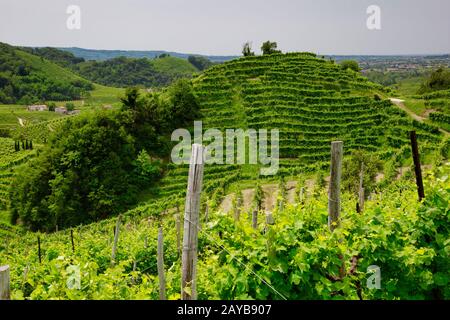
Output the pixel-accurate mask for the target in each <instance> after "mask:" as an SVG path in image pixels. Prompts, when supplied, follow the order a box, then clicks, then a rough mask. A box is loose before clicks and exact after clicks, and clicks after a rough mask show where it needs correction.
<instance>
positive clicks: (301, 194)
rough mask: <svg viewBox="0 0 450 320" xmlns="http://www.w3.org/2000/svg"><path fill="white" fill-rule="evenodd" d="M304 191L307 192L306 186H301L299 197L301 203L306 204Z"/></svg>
mask: <svg viewBox="0 0 450 320" xmlns="http://www.w3.org/2000/svg"><path fill="white" fill-rule="evenodd" d="M304 193H305V188H304V187H301V188H300V195H299V198H300V199H299V200H300V204H304V201H305V200H304V199H303V198H304Z"/></svg>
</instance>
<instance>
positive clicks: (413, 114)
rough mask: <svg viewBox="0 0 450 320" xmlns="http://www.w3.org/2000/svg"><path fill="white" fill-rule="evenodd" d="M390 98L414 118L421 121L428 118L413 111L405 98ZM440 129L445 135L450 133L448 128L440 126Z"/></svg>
mask: <svg viewBox="0 0 450 320" xmlns="http://www.w3.org/2000/svg"><path fill="white" fill-rule="evenodd" d="M389 100H391V102H392V103H393V104H395V105H396V106H397V107H399V108H400V109H402V110H403V111H405V112H406V113H407V114H408V115H409V116H410V117H411V118H413V119H414V120H417V121H419V122H424V121H425V120H426V119H427V118H425V117H421V116H419V115H417V114H415V113H414V112H412V111H411V110H409V109H408V107H406V106H405V100H402V99H397V98H390V99H389ZM425 114H427V115H428V114H429V112H428V113H425ZM439 131H440V132H441V133H443V134H444V135H450V132H448V131H446V130H444V129H442V128H439Z"/></svg>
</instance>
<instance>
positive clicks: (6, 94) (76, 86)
mask: <svg viewBox="0 0 450 320" xmlns="http://www.w3.org/2000/svg"><path fill="white" fill-rule="evenodd" d="M92 89H93V86H92V84H91V83H89V82H88V81H86V80H84V79H82V78H80V77H77V76H75V75H74V74H72V73H71V72H70V71H67V70H65V69H63V68H61V67H59V66H57V65H54V64H53V63H51V62H49V61H47V60H44V59H42V60H41V58H39V57H37V56H34V55H31V54H29V53H27V52H25V51H22V50H19V49H15V48H14V47H11V46H9V45H7V44H3V43H0V103H6V104H7V103H19V104H31V103H35V102H40V101H45V100H55V101H58V100H59V101H60V100H74V99H79V98H81V97H82V96H83V95H85V94H86V93H87V92H88V91H89V90H92Z"/></svg>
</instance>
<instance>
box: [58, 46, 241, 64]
mask: <svg viewBox="0 0 450 320" xmlns="http://www.w3.org/2000/svg"><path fill="white" fill-rule="evenodd" d="M57 49H59V50H63V51H67V52H70V53H72V54H73V55H75V56H76V57H80V58H84V59H86V60H108V59H113V58H117V57H127V58H137V59H139V58H149V59H154V58H156V57H158V56H160V55H162V54H169V55H171V56H173V57H177V58H182V59H187V58H188V57H189V56H193V55H196V54H190V53H178V52H171V51H164V50H156V51H139V50H97V49H83V48H76V47H72V48H57ZM201 56H203V57H206V58H208V59H209V60H211V61H213V62H224V61H229V60H233V59H236V58H237V56H208V55H201Z"/></svg>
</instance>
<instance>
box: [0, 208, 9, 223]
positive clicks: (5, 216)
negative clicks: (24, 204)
mask: <svg viewBox="0 0 450 320" xmlns="http://www.w3.org/2000/svg"><path fill="white" fill-rule="evenodd" d="M0 222H3V223H6V224H8V225H9V223H10V219H9V212H8V211H0Z"/></svg>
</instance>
